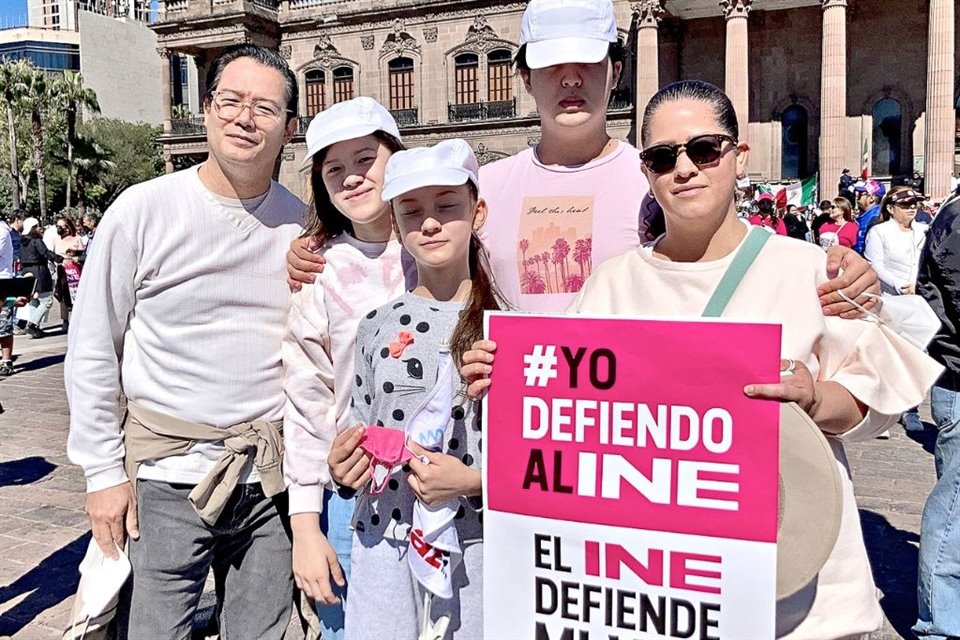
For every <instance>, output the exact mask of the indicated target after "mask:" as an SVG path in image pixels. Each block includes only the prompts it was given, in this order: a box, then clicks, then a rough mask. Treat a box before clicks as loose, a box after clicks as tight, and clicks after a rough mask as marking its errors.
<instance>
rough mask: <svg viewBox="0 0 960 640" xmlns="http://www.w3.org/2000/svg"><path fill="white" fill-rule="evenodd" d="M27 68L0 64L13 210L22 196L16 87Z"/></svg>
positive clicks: (23, 65) (15, 63) (8, 61)
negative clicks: (16, 117)
mask: <svg viewBox="0 0 960 640" xmlns="http://www.w3.org/2000/svg"><path fill="white" fill-rule="evenodd" d="M29 68H30V67H29V65H28V64H27V63H25V62H23V61H20V62H12V61H10V60H5V61H4V62H3V63H0V97H2V98H3V106H4V108H5V110H6V112H7V138H8V143H9V146H10V190H11V193H12V200H13V208H14V209H20V208H21V207H22V206H23V196H22V195H21V192H20V168H19V166H18V162H17V126H16V121H15V115H16V114H15V111H16V108H17V95H18V92H17V91H18V90H17V87H18V86H19V85H20V84H21V82H22V79H23V76H24V75H25V74H26V73H27V72H28V70H29Z"/></svg>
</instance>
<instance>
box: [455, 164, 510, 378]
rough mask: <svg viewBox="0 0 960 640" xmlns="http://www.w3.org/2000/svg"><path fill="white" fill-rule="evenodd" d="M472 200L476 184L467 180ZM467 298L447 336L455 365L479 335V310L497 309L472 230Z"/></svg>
mask: <svg viewBox="0 0 960 640" xmlns="http://www.w3.org/2000/svg"><path fill="white" fill-rule="evenodd" d="M467 186H469V187H470V195H471V197H472V199H473V202H474V203H476V202H477V198H478V192H477V186H476V185H475V184H473V183H472V182H468V183H467ZM470 280H471V282H472V284H473V287H471V289H470V300H468V301H467V306H466V308H465V309H464V310H463V311H462V312H461V313H460V320H458V321H457V326H456V327H454V328H453V336H452V337H451V338H450V355H452V356H453V361H454V363H456V365H457V366H458V367H459V366H461V365H462V364H463V354H464V353H466V352H467V351H469V350H470V348H471V347H472V346H473V343H474V342H476V341H477V340H480V339H481V338H483V312H484V311H488V310H491V311H492V310H497V309H500V308H501V306H500V301H501V300H503V296H502V295H500V292H499V290H498V289H497V285H496V283H495V282H494V281H493V277H492V276H491V275H490V262H489V258H488V256H487V250H486V249H485V248H484V246H483V243H482V242H481V241H480V238H479V236H477V234H476V232H473V233H471V234H470Z"/></svg>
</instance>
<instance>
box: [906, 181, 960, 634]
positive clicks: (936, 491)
mask: <svg viewBox="0 0 960 640" xmlns="http://www.w3.org/2000/svg"><path fill="white" fill-rule="evenodd" d="M917 293H919V294H920V295H922V296H923V297H924V299H926V301H927V302H929V303H930V306H931V307H933V310H934V311H936V313H937V315H938V316H939V317H940V321H941V323H942V324H941V327H940V331H938V332H937V335H936V337H935V338H934V339H933V342H931V343H930V347H929V352H930V355H931V356H932V357H933V358H934V359H936V360H937V361H938V362H939V363H940V364H942V365H943V366H944V367H946V371H944V372H943V375H942V376H940V379H939V380H937V383H936V385H934V387H933V389H932V390H931V392H930V393H931V395H930V401H931V402H930V408H931V411H932V413H933V420H934V422H936V425H937V430H938V433H937V443H936V446H935V448H934V464H935V465H936V471H937V484H936V485H934V487H933V491H931V492H930V496H929V497H928V498H927V503H926V505H925V506H924V509H923V520H922V521H921V527H920V566H919V572H918V574H919V575H918V592H917V600H918V604H919V619H918V620H917V624H916V625H915V626H914V628H913V630H914V631H915V632H916V633H917V635H918V636H919V637H920V638H926V637H931V638H941V637H956V636H960V613H958V609H957V603H958V602H960V582H958V580H957V575H956V567H957V566H958V563H960V199H954V200H953V201H952V202H948V203H945V206H944V207H942V208H941V210H940V213H939V214H938V215H937V217H936V218H934V220H933V223H932V224H931V225H930V230H929V231H928V232H927V239H926V244H925V246H924V248H923V253H922V254H921V256H920V274H919V276H918V278H917ZM933 593H936V594H937V595H936V597H933V596H932V594H933Z"/></svg>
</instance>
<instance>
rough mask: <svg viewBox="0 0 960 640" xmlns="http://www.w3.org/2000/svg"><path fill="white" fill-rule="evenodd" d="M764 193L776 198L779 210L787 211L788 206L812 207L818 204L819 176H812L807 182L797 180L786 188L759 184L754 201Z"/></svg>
mask: <svg viewBox="0 0 960 640" xmlns="http://www.w3.org/2000/svg"><path fill="white" fill-rule="evenodd" d="M762 193H769V194H770V195H772V196H773V197H774V200H775V201H776V204H777V206H778V207H779V208H781V209H785V208H786V206H787V205H788V204H795V205H797V206H798V207H812V206H815V205H816V204H817V176H816V174H814V175H812V176H810V177H809V178H807V179H806V180H803V181H801V180H797V181H796V182H792V183H790V184H788V185H786V186H782V185H772V184H763V183H760V184H757V185H756V194H755V195H754V199H757V198H759V197H760V194H762Z"/></svg>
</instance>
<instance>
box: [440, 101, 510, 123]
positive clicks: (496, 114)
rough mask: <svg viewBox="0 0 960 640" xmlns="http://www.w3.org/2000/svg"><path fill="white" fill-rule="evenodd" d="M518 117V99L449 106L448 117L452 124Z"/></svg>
mask: <svg viewBox="0 0 960 640" xmlns="http://www.w3.org/2000/svg"><path fill="white" fill-rule="evenodd" d="M516 115H517V99H516V98H513V99H512V100H495V101H492V102H469V103H466V104H450V105H447V116H448V118H449V120H450V122H465V121H468V120H497V119H500V118H513V117H515V116H516Z"/></svg>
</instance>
